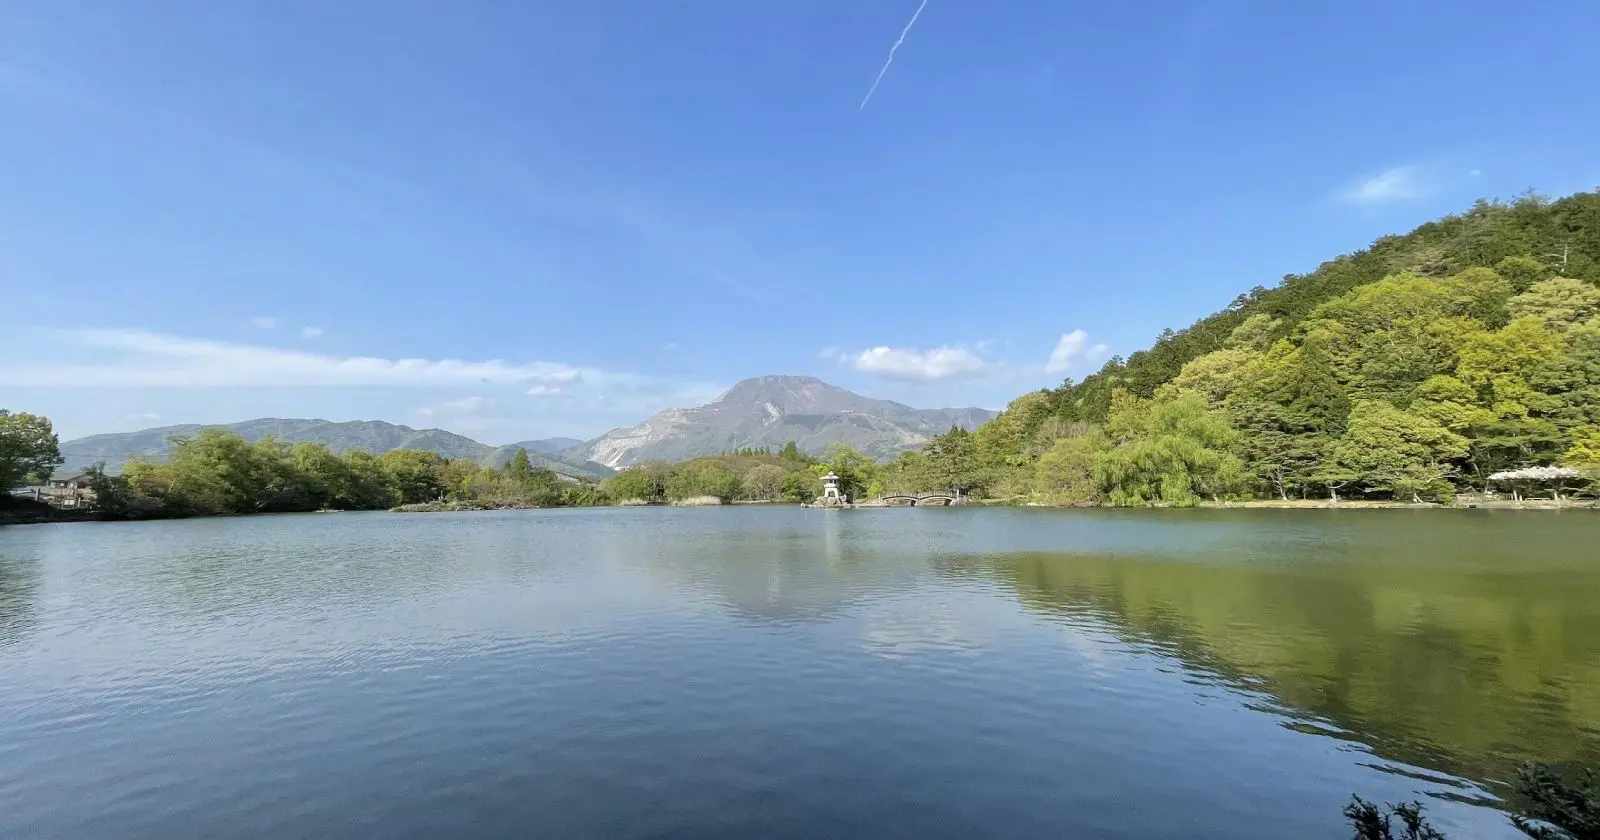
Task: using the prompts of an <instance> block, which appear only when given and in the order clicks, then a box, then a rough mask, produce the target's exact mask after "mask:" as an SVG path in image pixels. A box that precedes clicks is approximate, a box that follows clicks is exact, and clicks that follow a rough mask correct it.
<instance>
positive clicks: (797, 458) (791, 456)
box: [778, 440, 811, 464]
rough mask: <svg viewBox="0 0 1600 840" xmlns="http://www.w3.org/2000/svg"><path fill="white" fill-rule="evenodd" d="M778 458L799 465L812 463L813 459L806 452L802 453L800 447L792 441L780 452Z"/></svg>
mask: <svg viewBox="0 0 1600 840" xmlns="http://www.w3.org/2000/svg"><path fill="white" fill-rule="evenodd" d="M778 457H779V458H782V459H783V460H785V461H793V462H795V463H797V464H809V463H811V458H810V457H809V456H807V455H806V454H805V453H804V452H801V451H800V447H799V446H797V445H796V444H795V442H794V441H792V440H791V441H789V442H787V443H785V444H784V445H783V448H782V449H780V450H778Z"/></svg>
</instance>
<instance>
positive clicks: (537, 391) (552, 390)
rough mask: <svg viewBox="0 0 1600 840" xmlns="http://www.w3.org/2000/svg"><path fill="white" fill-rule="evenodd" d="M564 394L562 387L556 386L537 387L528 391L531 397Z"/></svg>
mask: <svg viewBox="0 0 1600 840" xmlns="http://www.w3.org/2000/svg"><path fill="white" fill-rule="evenodd" d="M560 393H562V390H561V388H560V387H558V386H555V385H535V386H533V387H532V388H529V389H528V396H530V397H553V396H556V395H557V394H560Z"/></svg>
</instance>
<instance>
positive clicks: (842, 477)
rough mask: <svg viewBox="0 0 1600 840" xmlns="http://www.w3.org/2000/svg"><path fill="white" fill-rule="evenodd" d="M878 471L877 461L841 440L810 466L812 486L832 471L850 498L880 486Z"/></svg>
mask: <svg viewBox="0 0 1600 840" xmlns="http://www.w3.org/2000/svg"><path fill="white" fill-rule="evenodd" d="M969 434H970V433H969ZM878 471H879V466H878V462H876V461H874V460H872V459H871V458H869V457H867V456H866V455H863V454H862V453H860V452H858V451H856V450H855V449H854V448H853V447H851V446H850V445H849V444H847V443H843V442H839V443H831V444H829V445H828V448H827V449H826V450H824V451H823V453H822V459H821V460H820V461H818V462H817V463H815V464H813V465H812V466H811V472H812V473H813V475H814V476H815V478H814V479H813V482H814V485H813V486H815V487H821V482H820V479H821V477H822V476H824V475H827V474H828V473H829V472H832V473H833V474H834V475H837V476H838V477H839V492H840V493H843V494H845V495H846V496H848V497H849V498H850V499H852V500H862V499H866V498H868V497H869V495H868V489H869V488H870V487H871V486H872V485H873V484H874V483H877V484H878V485H879V487H880V488H881V487H882V483H881V481H880V480H879V476H878Z"/></svg>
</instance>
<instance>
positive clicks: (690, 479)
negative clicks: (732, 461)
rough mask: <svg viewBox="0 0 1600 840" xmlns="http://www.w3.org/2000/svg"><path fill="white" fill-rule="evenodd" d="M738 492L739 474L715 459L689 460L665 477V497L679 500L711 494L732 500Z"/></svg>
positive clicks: (726, 500) (670, 499) (723, 499)
mask: <svg viewBox="0 0 1600 840" xmlns="http://www.w3.org/2000/svg"><path fill="white" fill-rule="evenodd" d="M738 492H739V476H738V475H737V474H735V473H734V471H733V470H732V469H731V468H729V467H728V466H727V465H726V464H722V463H718V462H716V461H691V462H689V463H688V464H685V465H682V466H681V467H680V468H679V469H676V470H674V471H673V472H672V474H671V476H669V477H668V479H667V484H666V497H667V499H668V500H669V501H674V502H680V501H683V500H684V499H693V498H698V497H702V496H712V497H715V498H717V499H721V500H722V501H724V502H729V501H732V500H733V499H734V498H735V497H736V496H737V495H738Z"/></svg>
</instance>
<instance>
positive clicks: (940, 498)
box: [873, 491, 967, 507]
mask: <svg viewBox="0 0 1600 840" xmlns="http://www.w3.org/2000/svg"><path fill="white" fill-rule="evenodd" d="M873 501H875V502H881V503H882V504H885V505H910V506H912V507H916V506H917V505H960V504H966V501H967V499H966V497H965V496H962V495H961V494H960V493H946V492H942V491H934V492H932V493H888V494H886V495H883V496H879V497H878V498H877V499H874V500H873Z"/></svg>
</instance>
